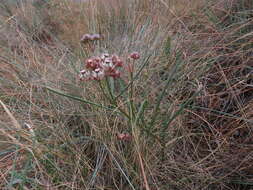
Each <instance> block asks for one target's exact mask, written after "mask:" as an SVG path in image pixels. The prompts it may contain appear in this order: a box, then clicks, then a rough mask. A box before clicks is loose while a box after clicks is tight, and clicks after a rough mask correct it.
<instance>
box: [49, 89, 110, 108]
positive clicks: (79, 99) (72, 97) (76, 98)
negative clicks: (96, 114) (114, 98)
mask: <svg viewBox="0 0 253 190" xmlns="http://www.w3.org/2000/svg"><path fill="white" fill-rule="evenodd" d="M45 88H46V89H47V90H49V91H50V92H53V93H55V94H58V95H61V96H64V97H67V98H70V99H73V100H77V101H80V102H82V103H85V104H90V105H92V106H96V107H99V108H104V109H107V110H110V111H114V110H115V109H114V108H109V107H106V106H103V105H101V104H96V103H94V102H90V101H88V100H85V99H83V98H80V97H77V96H73V95H69V94H66V93H64V92H60V91H58V90H55V89H53V88H50V87H45Z"/></svg>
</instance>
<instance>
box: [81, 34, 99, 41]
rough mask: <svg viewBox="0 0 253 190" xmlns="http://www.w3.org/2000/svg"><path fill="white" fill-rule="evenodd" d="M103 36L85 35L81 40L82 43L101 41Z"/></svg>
mask: <svg viewBox="0 0 253 190" xmlns="http://www.w3.org/2000/svg"><path fill="white" fill-rule="evenodd" d="M100 39H101V36H100V34H84V35H83V36H82V38H81V40H80V41H81V42H83V43H87V42H90V41H95V40H100Z"/></svg>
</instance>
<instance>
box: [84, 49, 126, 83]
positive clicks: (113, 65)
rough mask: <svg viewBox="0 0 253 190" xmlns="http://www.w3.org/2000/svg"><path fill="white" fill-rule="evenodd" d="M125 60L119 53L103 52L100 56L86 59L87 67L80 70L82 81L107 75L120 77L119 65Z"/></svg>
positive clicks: (98, 78)
mask: <svg viewBox="0 0 253 190" xmlns="http://www.w3.org/2000/svg"><path fill="white" fill-rule="evenodd" d="M122 66H123V61H122V60H121V59H120V58H119V57H118V56H117V55H111V56H110V55H109V54H108V53H104V54H102V55H101V56H100V57H94V58H89V59H87V60H86V61H85V69H84V70H81V71H80V74H79V77H80V80H82V81H87V80H102V79H103V78H104V77H106V76H110V77H113V78H118V77H120V71H119V70H118V68H119V67H122Z"/></svg>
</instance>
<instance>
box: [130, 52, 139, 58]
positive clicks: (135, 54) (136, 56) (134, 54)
mask: <svg viewBox="0 0 253 190" xmlns="http://www.w3.org/2000/svg"><path fill="white" fill-rule="evenodd" d="M130 57H131V58H132V59H139V58H140V54H139V53H138V52H133V53H131V54H130Z"/></svg>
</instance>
